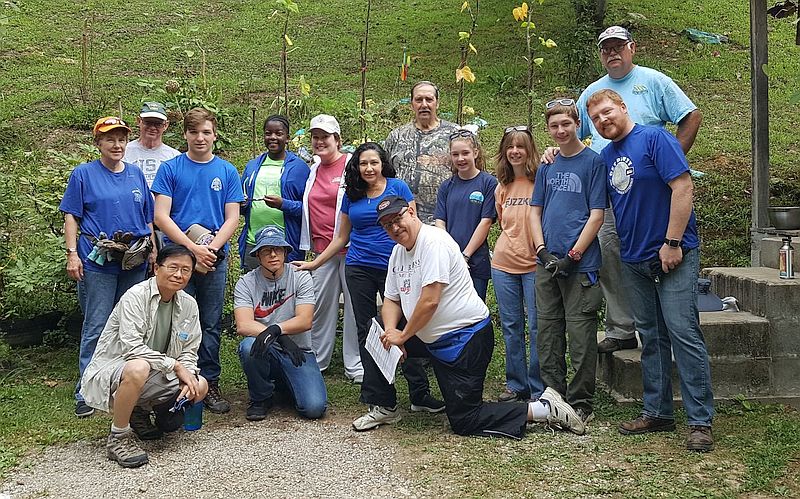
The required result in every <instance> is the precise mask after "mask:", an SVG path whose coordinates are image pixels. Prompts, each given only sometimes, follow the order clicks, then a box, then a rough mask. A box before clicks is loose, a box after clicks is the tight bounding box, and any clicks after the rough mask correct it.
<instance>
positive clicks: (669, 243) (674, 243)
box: [664, 239, 681, 248]
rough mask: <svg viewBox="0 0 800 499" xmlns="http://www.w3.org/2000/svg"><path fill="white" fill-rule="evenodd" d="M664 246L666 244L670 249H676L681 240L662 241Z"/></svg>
mask: <svg viewBox="0 0 800 499" xmlns="http://www.w3.org/2000/svg"><path fill="white" fill-rule="evenodd" d="M664 244H666V245H667V246H669V247H670V248H678V247H680V245H681V240H680V239H664Z"/></svg>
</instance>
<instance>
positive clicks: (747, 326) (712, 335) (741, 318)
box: [700, 312, 769, 357]
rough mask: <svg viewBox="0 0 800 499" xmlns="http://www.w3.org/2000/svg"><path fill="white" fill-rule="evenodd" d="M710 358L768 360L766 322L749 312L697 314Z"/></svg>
mask: <svg viewBox="0 0 800 499" xmlns="http://www.w3.org/2000/svg"><path fill="white" fill-rule="evenodd" d="M700 328H701V329H702V330H703V336H704V337H705V340H706V348H707V349H708V355H709V356H711V357H724V356H731V355H733V356H738V355H741V356H745V357H768V356H769V321H768V320H767V319H765V318H763V317H758V316H756V315H753V314H751V313H749V312H700Z"/></svg>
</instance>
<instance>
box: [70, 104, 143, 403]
mask: <svg viewBox="0 0 800 499" xmlns="http://www.w3.org/2000/svg"><path fill="white" fill-rule="evenodd" d="M130 131H131V130H130V128H128V125H126V124H125V122H124V121H122V120H121V119H120V118H117V117H115V116H107V117H105V118H100V119H99V120H97V123H95V125H94V130H93V134H94V143H95V145H96V146H97V148H98V149H99V150H100V159H96V160H94V161H91V162H89V163H83V164H80V165H78V166H76V167H75V169H74V170H73V171H72V174H71V175H70V177H69V183H67V189H66V191H65V192H64V198H63V199H62V200H61V204H60V205H59V207H58V209H59V210H61V211H62V212H63V213H64V242H65V243H66V246H67V274H68V275H69V277H70V278H71V279H73V280H75V281H78V297H79V302H80V305H81V310H82V311H83V315H84V319H83V327H82V328H81V346H80V356H79V358H78V371H79V374H80V376H83V371H84V369H86V366H87V365H88V364H89V361H90V360H91V359H92V355H93V354H94V349H95V347H96V346H97V340H98V338H99V337H100V333H101V332H102V331H103V327H104V326H105V324H106V321H107V320H108V317H109V315H111V310H112V309H113V308H114V305H115V304H116V303H117V301H119V299H120V297H121V296H122V294H123V293H125V291H127V290H128V288H130V287H131V286H133V285H134V284H136V283H138V282H141V281H143V280H144V278H145V272H146V263H141V264H139V265H137V266H135V267H133V268H131V269H129V270H123V266H122V265H121V254H120V252H118V251H114V252H108V251H106V249H105V248H107V247H108V246H106V245H105V243H100V244H99V248H98V245H97V243H98V240H102V239H117V240H120V241H122V242H123V243H126V244H130V245H131V246H133V245H134V244H135V243H140V244H145V243H146V242H147V239H150V238H152V236H153V196H152V195H151V194H150V189H149V188H148V187H147V181H146V180H145V178H144V174H143V173H142V170H140V169H139V168H137V167H135V166H133V165H131V164H129V163H124V162H123V161H122V157H123V156H124V155H125V146H127V144H128V134H129V133H130ZM79 232H80V236H79ZM98 249H99V251H98ZM109 258H114V259H109ZM126 266H127V265H126ZM80 389H81V382H80V377H79V378H78V385H77V386H76V388H75V399H76V404H75V415H76V416H78V417H87V416H91V415H92V414H93V413H94V409H93V408H91V407H89V406H88V405H86V403H85V402H84V401H83V397H82V396H81V394H80Z"/></svg>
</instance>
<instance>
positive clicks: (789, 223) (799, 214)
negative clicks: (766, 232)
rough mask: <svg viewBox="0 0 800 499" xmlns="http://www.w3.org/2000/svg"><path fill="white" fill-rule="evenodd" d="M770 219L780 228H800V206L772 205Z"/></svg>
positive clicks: (773, 224)
mask: <svg viewBox="0 0 800 499" xmlns="http://www.w3.org/2000/svg"><path fill="white" fill-rule="evenodd" d="M768 211H769V221H770V223H771V224H772V226H773V227H775V228H776V229H778V230H797V229H800V206H770V207H769V208H768Z"/></svg>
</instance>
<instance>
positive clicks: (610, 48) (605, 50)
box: [600, 42, 631, 55]
mask: <svg viewBox="0 0 800 499" xmlns="http://www.w3.org/2000/svg"><path fill="white" fill-rule="evenodd" d="M630 44H631V42H627V43H623V44H620V45H607V46H605V47H600V53H601V54H603V55H611V53H612V52H614V53H615V54H619V53H620V52H622V49H625V48H628V46H629V45H630Z"/></svg>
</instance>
